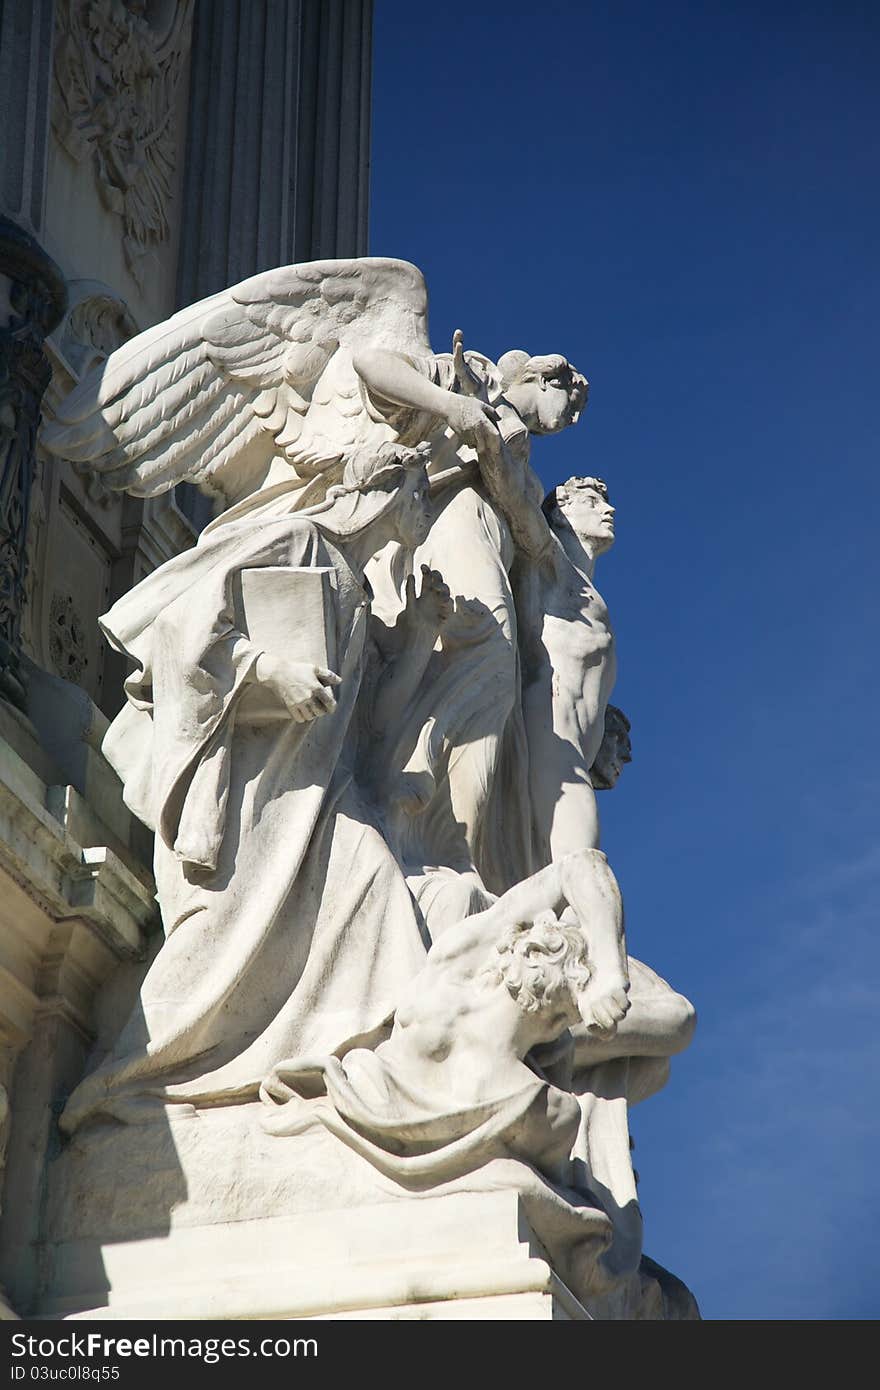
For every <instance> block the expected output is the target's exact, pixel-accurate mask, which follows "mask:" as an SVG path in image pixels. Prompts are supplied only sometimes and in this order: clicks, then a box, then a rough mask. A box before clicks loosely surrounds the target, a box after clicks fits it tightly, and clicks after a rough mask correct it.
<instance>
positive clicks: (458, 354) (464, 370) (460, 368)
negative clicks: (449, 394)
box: [452, 328, 482, 396]
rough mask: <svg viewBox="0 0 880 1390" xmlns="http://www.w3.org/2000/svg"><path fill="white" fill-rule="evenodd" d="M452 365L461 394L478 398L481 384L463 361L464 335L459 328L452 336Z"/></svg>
mask: <svg viewBox="0 0 880 1390" xmlns="http://www.w3.org/2000/svg"><path fill="white" fill-rule="evenodd" d="M452 365H453V366H454V368H455V379H456V381H457V382H458V387H459V390H460V391H461V394H462V395H463V396H478V395H479V394H480V391H481V390H482V383H481V381H480V378H479V377H478V376H477V374H476V372H474V371H471V368H470V367H469V366H468V364H467V362H466V361H465V360H464V334H463V333H462V331H461V329H460V328H456V330H455V332H454V333H453V335H452Z"/></svg>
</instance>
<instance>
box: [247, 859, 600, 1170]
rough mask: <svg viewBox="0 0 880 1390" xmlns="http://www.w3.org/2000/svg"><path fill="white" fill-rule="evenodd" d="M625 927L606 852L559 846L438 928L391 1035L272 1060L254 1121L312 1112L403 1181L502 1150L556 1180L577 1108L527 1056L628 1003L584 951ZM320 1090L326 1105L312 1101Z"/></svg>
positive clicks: (276, 1128) (298, 1119) (297, 1126)
mask: <svg viewBox="0 0 880 1390" xmlns="http://www.w3.org/2000/svg"><path fill="white" fill-rule="evenodd" d="M557 914H559V915H557ZM622 930H623V913H622V908H621V904H620V894H619V890H618V888H617V883H616V881H615V879H614V875H613V874H612V872H611V870H610V869H609V867H608V864H607V862H606V860H605V856H604V855H602V854H601V853H599V852H598V851H595V850H588V851H585V852H583V853H581V854H571V855H568V856H566V857H565V858H564V859H562V860H561V861H559V862H558V863H555V864H552V865H550V866H549V867H548V868H546V869H543V870H542V871H541V872H539V873H537V874H535V875H533V876H532V877H531V878H528V879H525V880H524V881H523V882H522V883H519V884H517V885H516V887H515V888H511V889H509V890H508V892H507V893H505V894H504V896H503V897H501V898H499V900H498V901H497V902H496V903H493V905H492V906H491V907H489V908H487V909H486V910H485V911H483V912H478V913H473V914H472V915H471V916H469V917H466V918H464V920H463V921H461V922H459V923H457V924H456V925H455V926H453V927H450V928H448V929H447V930H446V931H445V932H444V933H443V935H442V936H441V938H440V940H439V941H437V942H435V943H434V945H433V946H432V947H431V949H430V951H429V952H428V956H427V959H426V961H425V964H424V966H423V968H422V969H421V971H420V972H419V973H418V975H417V976H416V977H415V979H414V980H413V981H412V982H411V984H410V985H409V986H408V987H407V989H406V990H405V991H404V992H403V994H402V995H401V998H400V1001H399V1003H398V1006H397V1009H396V1012H395V1018H394V1028H393V1031H392V1033H391V1036H390V1038H389V1039H388V1040H387V1041H385V1042H383V1043H380V1044H379V1046H378V1047H376V1048H375V1049H373V1050H365V1049H362V1048H356V1049H353V1050H352V1051H350V1052H348V1053H346V1055H345V1056H344V1057H342V1058H341V1059H340V1058H337V1057H327V1058H324V1059H321V1060H318V1061H315V1060H309V1059H299V1060H298V1059H287V1060H284V1061H282V1062H280V1063H279V1064H278V1065H277V1066H275V1067H274V1068H273V1069H272V1071H271V1073H270V1075H269V1077H268V1078H267V1080H266V1081H265V1082H264V1084H263V1088H262V1096H263V1099H264V1100H265V1101H266V1103H267V1104H268V1105H269V1106H270V1107H271V1110H270V1114H269V1116H268V1117H267V1119H266V1120H265V1121H264V1123H265V1124H266V1126H267V1128H269V1129H270V1130H271V1131H272V1132H273V1133H275V1134H291V1133H297V1132H300V1131H301V1130H302V1128H303V1127H304V1126H306V1125H308V1124H311V1123H314V1122H315V1121H316V1120H318V1121H320V1122H322V1123H324V1124H325V1125H327V1126H328V1127H329V1128H331V1129H332V1130H333V1132H334V1133H337V1134H338V1135H340V1137H342V1138H343V1139H344V1140H345V1142H347V1143H348V1144H350V1145H351V1146H352V1147H353V1148H355V1149H357V1150H358V1151H359V1152H361V1153H363V1154H364V1155H365V1156H366V1157H368V1158H370V1159H371V1161H373V1162H375V1163H376V1164H377V1166H379V1167H381V1168H382V1169H383V1170H384V1171H389V1172H392V1173H394V1174H395V1175H398V1176H401V1177H406V1176H407V1174H409V1173H415V1174H418V1176H419V1177H422V1178H423V1177H425V1176H426V1175H431V1176H434V1177H436V1178H438V1179H439V1178H441V1177H448V1176H450V1175H454V1176H455V1175H458V1174H459V1173H461V1172H467V1171H468V1169H469V1168H471V1167H475V1166H480V1165H481V1164H483V1163H485V1162H486V1160H487V1158H488V1157H489V1156H490V1155H491V1154H492V1153H494V1152H498V1151H499V1150H500V1151H501V1152H506V1153H511V1154H514V1155H517V1156H521V1157H522V1158H524V1159H525V1160H526V1161H527V1162H529V1163H532V1164H534V1165H535V1166H536V1167H538V1168H541V1169H542V1170H543V1171H544V1172H546V1173H547V1174H548V1176H550V1177H555V1178H556V1179H557V1180H564V1177H565V1175H566V1173H567V1170H568V1163H569V1156H570V1153H571V1149H572V1145H573V1143H574V1141H575V1137H576V1133H577V1129H578V1125H579V1122H580V1111H579V1108H578V1105H577V1102H576V1100H575V1099H574V1097H573V1095H572V1094H571V1092H570V1091H564V1090H560V1089H559V1088H557V1087H554V1086H551V1085H550V1084H549V1083H548V1082H547V1081H546V1080H545V1079H543V1078H542V1077H540V1076H539V1075H538V1074H537V1073H536V1071H535V1069H534V1067H533V1066H527V1065H526V1063H525V1060H524V1059H525V1058H526V1056H527V1054H528V1053H530V1052H531V1050H532V1049H533V1048H534V1047H535V1046H536V1045H538V1044H539V1043H550V1042H556V1041H558V1040H559V1038H560V1037H561V1035H562V1034H563V1033H565V1032H566V1030H567V1029H568V1028H569V1026H570V1025H571V1024H574V1023H577V1022H580V1023H581V1024H582V1026H583V1027H584V1028H585V1029H586V1030H587V1032H588V1033H590V1034H591V1035H597V1036H607V1035H608V1033H609V1032H612V1031H613V1028H614V1019H615V1017H616V1010H617V1009H618V1008H619V1009H621V1011H624V1012H625V999H624V998H609V996H608V995H607V994H604V993H603V990H602V982H601V978H600V977H599V976H598V975H596V974H594V973H593V972H592V971H591V969H590V967H589V965H588V960H589V959H590V958H591V957H592V955H593V953H594V949H595V945H596V942H597V941H598V940H599V939H600V938H601V937H602V936H608V937H610V938H611V939H612V940H613V941H615V942H616V941H617V940H618V939H619V938H620V936H621V934H622ZM316 1089H317V1090H318V1091H319V1092H323V1094H324V1096H326V1098H327V1101H328V1102H329V1104H327V1103H326V1102H324V1101H320V1100H319V1101H318V1102H317V1104H310V1103H309V1099H308V1097H309V1096H310V1094H312V1095H313V1094H314V1092H315V1090H316ZM410 1144H411V1148H410V1147H409V1145H410Z"/></svg>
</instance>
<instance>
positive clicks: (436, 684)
mask: <svg viewBox="0 0 880 1390" xmlns="http://www.w3.org/2000/svg"><path fill="white" fill-rule="evenodd" d="M586 394H587V383H586V381H585V379H584V378H583V377H582V376H580V375H579V374H578V373H577V372H576V371H574V369H573V368H572V367H571V366H570V365H569V364H568V363H567V362H566V361H565V359H564V358H562V357H558V356H553V357H544V358H530V357H529V356H528V354H526V353H524V352H512V353H507V354H505V356H504V357H502V358H501V359H500V361H499V362H498V364H494V363H492V362H490V361H489V359H488V358H486V357H484V356H482V355H481V354H480V353H476V352H469V353H465V352H464V351H463V348H462V344H461V340H460V337H459V336H457V339H456V342H455V344H454V348H453V352H452V353H449V354H436V353H434V352H432V349H431V344H430V341H429V338H428V331H427V294H426V289H425V283H424V279H423V277H422V275H421V272H420V271H419V270H417V269H416V267H415V266H412V265H409V264H407V263H406V262H403V261H396V260H387V259H380V258H367V259H362V260H352V261H319V262H314V263H311V264H306V265H299V266H287V267H284V268H282V269H279V270H272V271H268V272H266V273H264V274H261V275H257V276H254V277H253V278H252V279H250V280H246V281H245V282H243V283H242V284H240V285H237V286H234V287H232V288H231V289H228V290H224V291H223V292H222V293H220V294H217V295H214V296H212V297H211V298H209V299H207V300H204V301H202V302H201V303H199V304H195V305H193V306H191V307H190V308H188V309H184V310H182V311H181V312H180V313H178V314H176V315H174V317H173V318H171V319H169V320H168V322H167V323H163V324H160V325H158V326H157V327H156V328H153V329H150V330H149V331H148V332H146V333H144V334H142V335H141V336H140V337H139V338H136V339H134V340H133V341H132V342H130V343H127V344H126V345H125V346H124V347H123V348H121V349H119V351H118V352H116V353H114V354H113V356H112V358H111V359H110V361H109V363H108V364H107V367H106V370H104V372H103V374H101V373H95V374H93V375H92V376H90V377H87V378H86V379H85V380H84V381H83V382H82V383H81V384H80V386H79V387H78V388H77V390H76V391H75V392H73V393H72V395H71V396H70V397H69V398H68V399H67V400H66V401H65V402H64V404H63V407H62V411H61V413H60V414H59V416H58V418H57V419H56V421H55V422H54V423H52V424H50V425H49V426H48V427H47V428H46V429H45V430H44V439H45V443H46V445H47V447H48V448H49V449H50V451H53V452H55V453H57V454H59V455H61V456H63V457H65V458H67V459H69V460H71V461H72V462H74V463H77V464H80V465H86V466H89V467H91V468H93V469H95V470H97V471H98V472H99V473H100V475H101V477H102V480H103V482H104V483H105V484H106V485H108V486H110V487H111V488H118V489H124V490H127V491H130V492H134V493H136V494H138V495H141V496H153V495H155V494H157V493H160V492H162V491H165V490H166V489H168V488H170V487H173V486H174V485H175V484H176V483H178V482H182V481H188V482H191V483H197V484H198V485H200V486H201V487H202V488H203V489H205V490H208V491H210V492H212V493H213V494H214V495H215V496H216V497H218V498H219V499H221V501H222V502H223V503H224V504H225V505H226V510H225V511H224V512H223V514H222V516H220V517H219V518H218V519H217V520H216V521H215V522H214V523H212V526H211V527H209V528H208V531H209V533H214V534H216V532H217V530H218V529H224V528H226V527H228V526H230V525H232V524H238V522H239V521H241V520H242V519H243V518H245V517H248V518H250V519H252V520H254V521H256V520H257V518H266V519H268V518H270V517H274V516H277V515H280V514H285V515H286V514H289V513H290V512H291V511H294V510H302V509H304V508H308V507H311V506H313V505H315V504H317V503H319V502H321V501H322V500H323V499H324V498H325V497H326V495H327V491H328V488H330V487H332V486H333V485H334V484H335V483H337V482H338V481H339V478H340V477H341V475H342V472H343V470H344V468H345V466H346V463H347V462H348V461H349V460H350V459H351V458H353V457H355V456H357V455H359V454H360V455H363V454H364V453H370V452H373V453H375V452H377V451H378V450H379V449H380V448H381V447H382V446H383V445H385V444H399V445H403V446H407V447H414V446H417V445H424V446H425V447H426V448H427V450H428V473H429V477H430V479H431V494H432V503H431V526H430V531H429V536H428V539H427V542H426V544H425V545H424V546H423V547H422V549H421V550H420V551H419V552H418V553H417V555H416V557H415V560H416V562H417V563H424V564H427V566H428V569H429V570H430V571H432V572H435V571H442V573H443V575H444V579H445V581H446V584H447V585H448V586H449V588H450V589H451V591H452V594H453V596H454V598H455V611H454V613H453V614H452V615H451V616H450V617H449V620H448V621H447V622H445V624H444V637H443V642H442V646H441V647H440V648H439V649H438V651H437V652H436V653H435V657H434V659H433V662H432V667H431V670H430V671H429V678H428V679H427V680H426V681H425V682H424V683H423V687H422V692H421V697H420V696H419V692H418V691H414V692H413V697H412V699H411V700H410V701H409V702H408V708H407V710H406V711H405V715H404V717H402V718H401V719H400V721H399V723H400V727H399V733H398V738H397V741H396V745H395V746H394V747H392V746H390V745H389V746H388V750H387V751H388V760H389V764H390V766H391V769H392V772H394V771H396V772H397V773H399V774H401V775H403V774H406V776H408V777H409V782H408V783H407V780H406V776H401V778H399V779H398V780H399V786H398V788H397V790H396V791H395V788H394V785H393V782H394V778H393V776H392V777H389V778H388V785H387V797H386V799H387V800H388V802H389V803H393V802H394V799H395V796H397V797H398V799H399V798H400V793H401V787H402V788H403V789H404V790H406V788H407V786H409V787H411V785H412V781H413V777H412V774H415V777H416V779H418V776H419V774H420V772H422V771H424V773H425V775H424V777H422V779H421V787H420V794H419V798H418V809H419V811H420V815H419V816H418V825H417V826H416V827H415V830H414V831H412V824H413V818H412V816H411V815H410V814H409V811H408V809H407V807H406V805H404V810H403V816H402V817H401V816H400V815H399V814H398V815H397V821H396V825H395V824H393V822H394V819H395V817H394V813H393V807H392V808H391V809H389V813H388V815H387V816H386V823H387V828H388V833H389V835H390V837H391V839H392V840H393V841H394V843H395V845H396V847H397V849H398V853H399V854H400V857H401V858H402V859H403V861H404V862H405V864H406V866H407V872H408V880H409V882H410V885H411V887H412V888H413V889H414V891H415V892H416V894H417V896H419V895H420V896H421V899H422V906H423V909H424V912H425V916H426V919H427V920H428V921H429V923H432V918H433V923H436V925H437V927H438V928H439V927H440V926H442V925H443V924H444V923H445V922H448V921H453V920H458V919H459V918H460V917H461V916H462V915H464V912H465V911H466V910H467V907H468V903H469V902H471V900H473V904H474V905H476V906H478V905H485V904H486V902H487V901H488V900H489V895H488V894H487V891H486V890H487V888H488V889H489V890H491V892H492V893H495V892H500V891H503V890H504V889H505V888H507V887H509V886H511V884H513V883H514V882H516V881H518V880H519V879H520V878H521V877H523V876H524V875H525V874H527V873H528V872H529V868H530V863H529V855H530V844H529V841H530V826H529V824H528V818H527V816H526V814H525V813H524V811H521V810H519V809H518V808H524V807H525V805H526V797H527V793H526V785H525V780H524V778H525V766H526V755H525V747H524V733H523V728H522V715H521V710H520V705H519V666H518V662H519V658H518V653H517V636H516V614H515V607H514V600H513V595H512V591H511V587H510V581H509V577H508V575H509V570H510V567H511V564H512V562H513V559H514V556H515V554H516V549H517V547H518V546H519V547H521V548H522V547H525V548H526V549H527V548H528V547H529V546H530V545H532V544H534V543H535V540H534V536H535V533H534V530H533V529H530V528H529V526H528V523H526V524H525V525H523V524H522V522H521V517H522V516H523V515H526V516H530V515H532V514H535V513H536V514H537V515H538V517H539V519H540V498H541V492H542V490H541V487H540V484H539V483H538V480H537V478H535V476H534V474H533V473H532V472H531V469H530V468H529V465H528V447H529V435H530V434H531V433H553V432H555V431H557V430H559V429H562V428H564V427H566V426H567V425H569V424H573V423H574V422H575V421H576V420H577V418H578V416H579V413H580V411H581V409H582V407H583V405H584V402H585V400H586ZM502 438H503V442H504V450H503V456H504V458H505V459H508V458H509V459H513V460H514V461H515V472H516V477H515V478H512V479H508V480H500V481H499V479H498V477H497V475H498V472H499V467H500V465H499V464H498V462H497V460H498V458H499V440H501V439H502ZM486 461H491V462H492V467H493V472H492V474H491V475H489V476H487V473H486V468H485V467H484V463H486ZM505 482H506V491H505ZM517 491H527V492H530V493H533V494H534V496H530V497H529V499H528V502H529V505H528V506H520V505H519V504H518V501H517V499H516V498H515V497H514V498H513V503H512V504H511V494H515V493H517ZM544 530H546V527H545V528H544ZM538 543H539V544H543V543H544V536H543V533H541V534H540V535H539V538H538ZM412 564H413V559H412V556H411V555H408V554H407V553H406V551H405V549H404V550H403V552H401V548H400V547H394V546H391V547H389V548H388V550H387V551H386V552H385V554H384V555H383V556H382V557H381V558H380V559H378V560H375V561H374V563H373V564H372V565H371V566H370V569H369V579H370V581H371V584H372V586H373V589H374V591H375V596H376V601H375V603H374V609H375V610H376V612H377V613H378V614H381V616H382V617H383V618H384V620H385V627H384V629H377V630H378V631H379V632H380V634H381V632H382V631H386V632H387V631H390V630H392V629H393V627H394V623H395V619H396V618H397V616H398V615H399V614H400V612H401V611H402V609H403V608H404V606H405V594H404V583H405V580H406V577H407V570H410V571H411V569H412ZM380 646H381V641H380ZM383 655H384V657H385V658H386V659H387V660H393V659H394V655H395V652H394V650H393V648H392V647H386V649H385V651H384V652H383ZM411 804H412V803H411V802H410V805H411ZM504 805H506V806H507V807H508V808H510V807H512V808H517V809H515V810H514V812H513V814H510V813H509V814H507V815H506V817H505V819H504V822H503V823H502V815H501V808H502V806H504ZM407 824H409V826H410V829H411V831H412V833H409V834H407V833H405V831H406V826H407ZM426 868H427V872H426ZM435 870H436V872H435ZM438 890H439V891H438ZM433 923H432V925H433Z"/></svg>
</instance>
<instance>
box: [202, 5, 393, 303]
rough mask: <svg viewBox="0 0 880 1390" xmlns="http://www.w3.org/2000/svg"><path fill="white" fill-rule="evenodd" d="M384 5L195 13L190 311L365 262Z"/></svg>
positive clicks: (209, 8)
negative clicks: (201, 302) (261, 275)
mask: <svg viewBox="0 0 880 1390" xmlns="http://www.w3.org/2000/svg"><path fill="white" fill-rule="evenodd" d="M371 37H372V0H224V3H223V4H222V5H219V4H212V3H211V0H197V5H196V12H195V21H194V30H193V42H192V55H193V56H192V69H191V74H190V108H189V128H188V136H187V163H186V173H185V180H184V194H183V208H182V217H181V223H182V230H181V249H180V261H179V272H178V301H179V303H181V304H189V303H192V302H193V301H194V300H196V299H200V298H202V297H203V296H205V295H208V294H213V293H214V292H215V291H217V290H219V289H222V288H224V287H225V286H226V285H230V284H234V283H235V282H236V281H238V280H242V279H245V278H246V277H247V276H248V275H253V274H255V273H256V272H257V271H260V270H267V269H269V268H270V267H272V266H276V265H287V264H289V263H290V262H293V261H305V260H315V259H320V258H324V257H335V256H360V255H364V254H366V249H367V214H368V184H369V135H370V67H371Z"/></svg>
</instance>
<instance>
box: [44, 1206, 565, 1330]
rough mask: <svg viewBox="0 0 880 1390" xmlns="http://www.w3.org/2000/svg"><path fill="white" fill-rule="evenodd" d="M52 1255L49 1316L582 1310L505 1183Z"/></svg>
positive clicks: (474, 1315) (519, 1314)
mask: <svg viewBox="0 0 880 1390" xmlns="http://www.w3.org/2000/svg"><path fill="white" fill-rule="evenodd" d="M53 1265H54V1271H53V1279H52V1284H53V1287H52V1289H51V1290H50V1291H49V1292H48V1296H47V1298H46V1300H45V1302H44V1304H43V1308H42V1316H43V1317H49V1318H77V1319H78V1318H83V1319H127V1318H145V1319H157V1320H159V1319H165V1318H200V1319H202V1318H248V1319H271V1318H347V1319H354V1318H370V1319H380V1318H384V1319H389V1320H399V1319H411V1318H420V1319H434V1318H447V1319H482V1320H512V1319H520V1318H524V1319H538V1320H541V1319H546V1320H551V1319H560V1320H565V1321H572V1320H589V1317H590V1315H589V1314H588V1313H587V1311H586V1310H585V1309H584V1307H583V1306H582V1305H581V1304H580V1303H579V1302H578V1300H577V1299H576V1298H575V1297H574V1295H573V1294H572V1293H571V1292H570V1291H569V1290H568V1289H567V1288H566V1286H565V1285H564V1284H563V1283H562V1282H561V1280H560V1279H559V1278H558V1277H557V1276H556V1274H555V1273H554V1272H553V1270H552V1268H551V1266H550V1264H549V1261H548V1259H547V1257H546V1252H545V1250H544V1248H543V1246H542V1245H541V1242H540V1241H539V1240H538V1239H537V1237H536V1236H535V1234H534V1232H533V1231H532V1229H531V1227H530V1225H529V1222H528V1220H527V1219H526V1216H525V1213H524V1211H523V1204H522V1200H521V1198H520V1196H519V1194H518V1193H517V1192H515V1191H512V1190H507V1191H496V1192H473V1193H468V1192H462V1193H453V1194H449V1195H445V1196H440V1197H431V1198H422V1199H421V1200H418V1201H413V1202H390V1203H376V1204H374V1205H372V1206H368V1207H361V1208H355V1209H348V1210H337V1211H324V1212H314V1213H308V1214H301V1215H298V1216H294V1217H281V1216H279V1217H275V1218H270V1219H264V1220H255V1221H239V1222H234V1223H230V1224H229V1225H213V1226H203V1227H172V1229H171V1230H170V1231H169V1232H168V1233H167V1234H166V1235H164V1236H162V1237H156V1238H151V1239H143V1240H129V1241H114V1242H103V1243H101V1242H97V1241H90V1240H75V1241H68V1242H64V1243H62V1244H60V1245H58V1246H56V1247H55V1250H54V1260H53Z"/></svg>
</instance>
